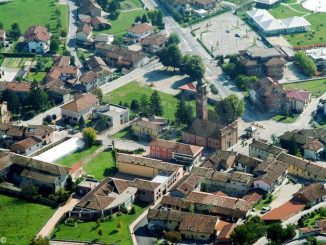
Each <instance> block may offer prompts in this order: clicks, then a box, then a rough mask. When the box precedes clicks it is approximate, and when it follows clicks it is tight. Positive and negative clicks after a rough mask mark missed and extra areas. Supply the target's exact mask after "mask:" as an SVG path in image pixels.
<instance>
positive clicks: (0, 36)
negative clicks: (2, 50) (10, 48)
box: [0, 30, 6, 44]
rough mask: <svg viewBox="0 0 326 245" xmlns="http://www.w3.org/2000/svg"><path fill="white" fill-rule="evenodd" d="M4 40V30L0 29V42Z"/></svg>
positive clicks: (2, 42)
mask: <svg viewBox="0 0 326 245" xmlns="http://www.w3.org/2000/svg"><path fill="white" fill-rule="evenodd" d="M5 41H6V31H5V30H0V44H4V43H5Z"/></svg>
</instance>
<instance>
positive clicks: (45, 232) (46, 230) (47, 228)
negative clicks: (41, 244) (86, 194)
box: [36, 197, 79, 237]
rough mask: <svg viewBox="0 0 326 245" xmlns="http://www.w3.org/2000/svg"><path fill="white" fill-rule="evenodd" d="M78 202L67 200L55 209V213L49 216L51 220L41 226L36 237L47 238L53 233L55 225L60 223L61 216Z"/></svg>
mask: <svg viewBox="0 0 326 245" xmlns="http://www.w3.org/2000/svg"><path fill="white" fill-rule="evenodd" d="M78 202H79V199H76V198H72V197H71V198H69V199H68V200H67V202H66V203H65V204H64V205H63V206H60V207H59V208H57V210H56V211H55V213H54V214H53V215H52V216H51V218H50V219H49V220H48V222H47V223H46V224H45V225H44V226H43V228H42V229H41V231H40V232H39V233H38V234H37V235H36V237H40V236H41V237H47V236H49V235H50V234H51V232H52V231H53V229H54V227H55V225H56V224H57V223H58V222H59V221H60V219H61V218H62V216H63V215H64V214H65V213H67V212H69V211H71V210H72V209H73V208H74V207H75V205H76V204H77V203H78Z"/></svg>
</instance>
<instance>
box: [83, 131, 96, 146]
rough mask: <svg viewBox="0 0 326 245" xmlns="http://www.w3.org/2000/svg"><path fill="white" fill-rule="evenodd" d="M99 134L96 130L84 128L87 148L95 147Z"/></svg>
mask: <svg viewBox="0 0 326 245" xmlns="http://www.w3.org/2000/svg"><path fill="white" fill-rule="evenodd" d="M96 137H97V133H96V131H95V129H94V128H84V129H83V139H84V141H85V144H86V146H87V147H91V146H92V145H94V143H95V141H96Z"/></svg>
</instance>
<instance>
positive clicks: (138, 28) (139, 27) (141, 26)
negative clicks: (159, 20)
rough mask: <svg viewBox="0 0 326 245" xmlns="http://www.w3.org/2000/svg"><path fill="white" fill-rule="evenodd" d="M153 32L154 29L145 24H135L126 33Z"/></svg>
mask: <svg viewBox="0 0 326 245" xmlns="http://www.w3.org/2000/svg"><path fill="white" fill-rule="evenodd" d="M152 30H154V27H153V26H151V25H150V24H147V23H141V24H136V25H134V26H132V27H130V28H129V29H128V32H133V33H137V34H143V33H145V32H148V31H152Z"/></svg>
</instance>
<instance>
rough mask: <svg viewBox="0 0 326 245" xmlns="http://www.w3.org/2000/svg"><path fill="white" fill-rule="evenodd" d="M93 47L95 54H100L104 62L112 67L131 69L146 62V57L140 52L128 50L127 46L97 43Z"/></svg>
mask: <svg viewBox="0 0 326 245" xmlns="http://www.w3.org/2000/svg"><path fill="white" fill-rule="evenodd" d="M95 48H96V52H95V53H96V55H98V56H100V57H101V58H102V59H103V60H104V61H105V63H106V64H108V65H109V66H112V67H119V68H125V69H127V70H132V69H134V68H138V67H141V66H143V65H145V64H146V63H147V62H148V59H147V58H146V56H145V55H144V54H143V53H142V52H140V51H133V50H129V49H128V48H127V47H123V46H116V45H107V44H98V45H96V47H95Z"/></svg>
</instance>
